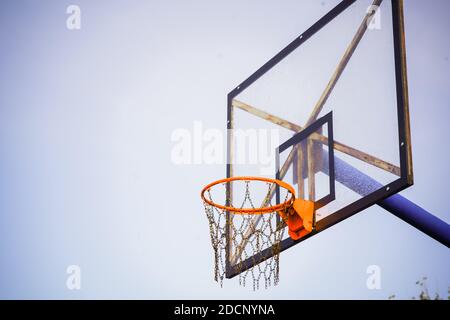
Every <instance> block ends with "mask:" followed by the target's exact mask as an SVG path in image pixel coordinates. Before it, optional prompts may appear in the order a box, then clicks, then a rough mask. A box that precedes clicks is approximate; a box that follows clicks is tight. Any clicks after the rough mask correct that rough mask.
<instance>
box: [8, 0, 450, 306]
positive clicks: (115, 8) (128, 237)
mask: <svg viewBox="0 0 450 320" xmlns="http://www.w3.org/2000/svg"><path fill="white" fill-rule="evenodd" d="M336 3H337V1H313V0H308V1H306V0H305V1H301V2H300V1H281V2H280V1H256V0H253V1H237V0H236V1H235V0H232V1H206V0H194V1H138V0H135V1H125V0H123V1H81V0H78V1H56V0H55V1H39V2H37V1H3V2H2V3H1V4H0V8H1V9H0V41H1V46H0V69H1V70H2V72H1V73H0V92H1V94H0V154H1V159H0V261H1V267H0V268H1V272H0V297H1V298H153V299H158V298H159V299H164V298H186V299H189V298H190V299H201V298H209V299H232V298H233V299H257V298H270V299H272V298H274V299H276V298H283V299H290V298H294V299H308V298H327V299H334V298H344V299H345V298H354V299H365V298H367V299H385V298H387V297H388V296H390V295H391V294H393V293H395V294H397V296H398V297H400V298H409V297H411V296H412V295H417V294H418V288H417V287H416V285H415V281H416V280H418V279H419V278H421V277H422V276H428V278H429V281H428V285H429V289H430V291H431V292H435V291H438V292H439V293H440V294H441V295H445V294H446V293H447V288H448V286H449V285H450V272H449V270H450V255H449V251H448V249H447V248H446V247H444V246H443V245H441V244H439V243H437V242H436V241H434V240H432V239H431V238H429V237H427V236H426V235H424V234H422V233H421V232H419V231H417V230H416V229H414V228H413V227H411V226H409V225H407V224H405V223H404V222H402V221H400V220H399V219H397V218H396V217H394V216H392V215H391V214H390V213H388V212H386V211H384V210H383V209H381V208H379V207H376V206H374V207H371V208H369V209H367V210H365V211H364V212H362V213H360V214H358V215H357V216H355V217H352V218H350V219H349V220H347V221H345V222H343V223H341V224H340V225H339V226H338V227H335V228H332V229H330V230H328V231H327V232H324V233H323V234H321V235H320V236H318V237H315V238H313V239H311V240H309V241H307V242H305V243H304V244H302V245H299V246H296V247H294V248H292V249H291V250H288V251H287V252H284V253H283V254H282V257H281V278H280V284H279V285H278V286H277V287H274V288H271V289H269V290H260V291H258V292H252V291H251V288H242V287H239V286H238V284H237V282H236V281H235V280H231V281H226V282H225V284H224V288H220V286H218V285H217V284H216V283H215V282H214V281H213V273H212V268H213V259H212V249H211V247H210V240H209V234H208V225H207V220H206V218H205V216H204V213H203V205H202V203H201V201H200V198H199V192H200V189H201V187H202V186H203V185H204V184H206V183H207V182H210V180H214V179H215V178H217V179H218V178H221V177H222V176H223V175H224V173H225V169H224V166H222V165H208V166H206V165H187V166H176V165H174V164H173V163H172V162H171V160H170V153H171V148H172V146H173V142H172V141H171V140H170V137H171V133H172V132H173V130H175V129H177V128H186V129H189V130H191V129H192V127H193V124H194V121H197V120H200V121H202V122H203V123H204V124H205V126H208V127H210V128H220V129H222V128H224V127H225V119H226V94H227V93H228V92H229V91H230V90H231V89H232V88H233V87H235V86H236V85H237V84H239V83H240V82H241V81H242V80H244V79H245V78H246V77H247V76H248V75H250V74H251V73H252V72H254V71H255V70H256V69H257V68H258V67H260V66H261V65H262V64H263V63H265V62H266V61H267V60H268V59H269V58H271V57H272V56H273V55H274V54H275V53H277V52H278V51H279V50H280V49H281V48H282V47H284V46H285V45H286V44H288V43H289V42H290V41H292V40H293V39H294V38H295V37H296V36H297V35H298V34H300V33H302V32H303V31H304V30H305V29H306V28H307V27H309V26H310V25H311V24H312V23H313V22H315V21H316V20H317V19H318V18H319V17H321V16H322V15H323V14H325V13H326V12H327V11H328V10H330V9H331V8H332V7H333V6H334V5H335V4H336ZM69 4H77V5H79V6H80V7H81V10H82V28H81V30H78V31H69V30H67V29H66V18H67V14H66V12H65V11H66V8H67V6H68V5H69ZM449 9H450V4H449V2H448V1H447V0H433V2H432V4H430V3H429V2H427V1H421V0H406V1H405V16H406V32H407V50H408V67H409V69H408V75H409V85H410V105H411V127H412V140H413V157H414V170H415V185H414V186H413V187H411V188H410V189H408V190H406V191H404V192H402V194H403V195H404V196H405V197H407V198H408V199H410V200H412V201H414V202H415V203H417V204H418V205H420V206H422V207H424V208H425V209H427V210H429V211H430V212H432V213H434V214H435V215H436V216H438V217H440V218H441V219H443V220H445V221H447V222H448V221H449V220H450V218H449V209H450V205H449V201H448V183H447V182H448V180H449V178H450V169H449V167H448V157H449V146H448V143H447V142H446V138H447V137H448V136H450V127H449V126H448V123H447V122H448V120H449V119H450V112H449V101H450V91H449V90H448V88H449V86H450V78H449V77H450V62H449V44H448V41H445V39H446V37H445V35H446V34H447V33H448V32H449V31H450V21H449V20H448V18H447V13H448V12H449ZM438 141H442V142H441V143H438ZM72 264H76V265H79V266H80V267H81V270H82V289H81V290H80V291H69V290H67V289H66V286H65V283H66V276H67V275H66V273H65V270H66V267H67V266H68V265H72ZM373 264H375V265H378V266H380V268H381V271H382V280H381V284H382V288H381V290H368V289H367V287H366V279H367V277H368V275H367V274H366V268H367V266H369V265H373Z"/></svg>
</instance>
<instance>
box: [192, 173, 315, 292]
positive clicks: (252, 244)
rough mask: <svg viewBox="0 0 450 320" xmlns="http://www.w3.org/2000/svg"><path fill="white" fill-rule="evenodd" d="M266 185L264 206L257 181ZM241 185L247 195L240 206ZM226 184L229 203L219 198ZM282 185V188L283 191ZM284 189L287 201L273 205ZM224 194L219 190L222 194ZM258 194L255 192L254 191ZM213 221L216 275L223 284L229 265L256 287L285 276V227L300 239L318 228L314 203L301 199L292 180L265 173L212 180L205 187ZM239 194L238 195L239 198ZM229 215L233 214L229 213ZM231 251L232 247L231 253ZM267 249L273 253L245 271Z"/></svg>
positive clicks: (209, 218) (205, 201)
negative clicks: (282, 271) (237, 187)
mask: <svg viewBox="0 0 450 320" xmlns="http://www.w3.org/2000/svg"><path fill="white" fill-rule="evenodd" d="M252 182H253V183H259V184H266V188H267V191H266V192H261V189H259V190H257V191H260V192H259V198H260V199H257V200H258V201H259V202H258V203H260V204H261V205H259V206H255V199H252V198H253V195H254V194H255V193H258V192H255V191H252V190H251V183H252ZM239 183H240V184H241V188H242V189H241V190H242V194H243V199H241V201H240V203H239V206H235V205H233V203H231V201H230V196H229V195H230V193H232V192H233V189H234V187H235V184H239ZM219 186H223V187H224V191H225V195H226V196H225V200H224V203H223V204H222V203H217V202H215V201H214V200H213V196H212V191H213V190H214V189H216V188H218V187H219ZM277 189H278V190H277ZM276 191H278V195H279V196H278V198H279V199H283V201H281V200H280V201H278V202H280V203H278V204H275V205H272V203H271V202H272V198H273V197H274V195H275V192H276ZM220 194H222V195H223V192H222V193H219V195H220ZM252 194H253V195H252ZM282 194H283V197H281V195H282ZM201 198H202V200H203V203H204V206H205V212H206V216H207V218H208V222H209V228H210V235H211V243H212V246H213V249H214V279H215V280H216V281H217V282H220V284H221V285H222V282H223V278H224V277H225V275H226V269H227V266H231V268H234V269H235V270H236V271H237V273H238V274H239V283H240V284H241V285H244V286H245V281H246V278H247V276H251V278H252V280H253V289H254V290H256V289H259V284H260V282H261V281H264V285H265V287H266V288H267V287H269V286H270V285H271V284H273V285H276V284H277V283H278V281H279V253H280V249H281V240H282V238H283V232H284V227H285V226H286V225H287V226H288V229H289V235H290V236H291V238H293V239H294V240H296V239H299V238H300V237H302V236H304V235H306V234H307V233H309V232H311V230H312V215H313V211H314V203H313V202H311V201H306V200H301V199H296V198H295V190H294V188H293V187H292V186H291V185H289V184H288V183H286V182H284V181H281V180H275V179H269V178H263V177H231V178H227V179H221V180H218V181H215V182H213V183H210V184H208V185H207V186H206V187H204V188H203V190H202V192H201ZM234 198H236V197H234ZM227 214H228V215H227ZM227 250H228V252H227ZM262 250H271V255H270V256H271V257H270V258H268V259H262V261H260V262H258V263H255V266H254V267H252V268H250V269H248V270H246V271H244V272H241V270H243V269H244V268H243V267H244V264H245V261H246V260H247V259H249V257H253V256H254V255H255V253H257V252H261V251H262Z"/></svg>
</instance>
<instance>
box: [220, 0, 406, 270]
mask: <svg viewBox="0 0 450 320" xmlns="http://www.w3.org/2000/svg"><path fill="white" fill-rule="evenodd" d="M356 1H357V0H343V1H341V2H340V3H339V4H338V5H337V6H336V7H334V8H333V9H332V10H331V11H329V12H328V13H327V14H326V15H324V16H323V17H322V18H321V19H319V20H318V21H317V22H316V23H315V24H313V25H312V26H311V27H310V28H309V29H307V30H306V31H305V32H304V33H302V34H301V35H299V36H298V37H297V38H296V39H295V40H294V41H292V42H291V43H290V44H289V45H287V46H286V47H285V48H284V49H282V50H281V51H280V52H279V53H278V54H277V55H275V56H274V57H273V58H272V59H270V60H269V61H268V62H267V63H265V64H264V65H263V66H262V67H261V68H259V69H258V70H257V71H256V72H255V73H253V74H252V75H251V76H250V77H248V78H247V79H246V80H244V81H243V82H242V83H241V84H240V85H238V86H237V87H236V88H235V89H233V90H232V91H231V92H229V93H228V96H227V129H228V135H227V167H226V175H227V178H230V177H232V176H233V163H232V160H233V157H234V146H233V135H232V134H233V133H232V132H233V129H234V124H233V122H234V108H239V109H241V110H245V111H247V112H249V113H251V114H253V115H255V116H258V117H260V118H263V119H266V120H268V119H269V118H270V119H271V120H270V121H271V122H273V123H276V124H278V125H280V126H282V127H285V128H288V129H290V130H292V131H294V132H301V131H302V130H303V129H304V128H302V127H301V126H299V125H297V124H295V123H292V122H289V121H286V120H284V119H279V118H277V117H276V116H273V115H270V114H266V113H264V111H262V110H258V109H256V108H254V107H252V106H249V105H245V104H244V103H241V102H239V101H237V100H235V97H236V96H237V95H238V94H240V93H241V92H242V91H243V90H245V89H246V88H247V87H249V86H250V85H251V84H253V83H254V82H255V81H256V80H258V79H259V78H260V77H261V76H262V75H264V74H265V73H266V72H268V71H269V70H270V69H272V68H273V67H274V66H275V65H276V64H278V63H279V62H280V61H281V60H283V59H284V58H285V57H286V56H288V55H289V54H290V53H291V52H293V51H294V50H295V49H297V48H298V47H299V46H301V45H302V44H303V43H304V42H305V41H307V40H308V39H309V38H310V37H312V36H313V35H314V34H315V33H316V32H318V31H319V30H320V29H322V28H323V27H324V26H325V25H327V24H328V23H329V22H330V21H332V20H333V19H334V18H336V17H337V16H339V15H340V14H341V13H342V12H344V11H345V10H346V9H347V8H349V7H350V6H351V5H352V4H353V3H354V2H356ZM386 1H388V0H386ZM381 2H382V0H375V1H374V3H375V4H378V5H379V4H381ZM391 4H392V22H393V39H394V41H393V45H394V59H395V80H396V95H397V115H398V137H399V140H398V148H399V155H400V167H396V166H394V165H391V164H389V163H387V162H384V161H382V160H380V159H377V158H375V157H372V156H371V155H367V154H364V153H363V152H361V151H358V150H355V149H353V148H351V147H349V146H346V145H344V144H341V143H339V142H337V141H334V149H336V150H339V151H342V152H345V153H346V154H348V155H351V156H354V157H356V158H358V159H360V160H363V161H367V162H368V163H370V164H372V165H375V166H378V167H380V168H382V169H384V170H386V171H389V172H391V173H394V174H395V175H397V176H398V177H399V178H398V179H396V180H394V181H393V182H391V183H389V184H387V185H384V186H382V185H380V184H377V183H376V182H374V184H373V192H371V193H370V194H368V195H367V196H363V197H362V198H361V199H359V200H357V201H355V202H353V203H351V204H350V205H348V206H346V207H344V208H342V209H340V210H338V211H336V212H335V213H333V214H331V215H329V216H327V217H325V218H323V219H321V220H319V221H318V222H317V224H316V228H315V230H313V232H311V233H310V234H308V235H307V236H305V237H303V238H301V239H299V240H296V241H294V240H292V239H291V238H287V239H284V240H283V241H282V242H281V251H284V250H286V249H288V248H290V247H292V246H294V245H296V244H298V243H300V242H303V241H304V240H307V239H309V238H310V237H312V236H314V235H316V234H317V233H320V232H322V231H324V230H326V229H327V228H329V227H331V226H333V225H335V224H337V223H339V222H341V221H343V220H345V219H347V218H349V217H351V216H353V215H354V214H356V213H358V212H360V211H362V210H364V209H366V208H368V207H370V206H372V205H374V204H376V203H377V202H379V201H381V200H383V199H385V198H387V197H390V196H392V195H394V194H396V193H398V192H400V191H401V190H403V189H405V188H407V187H409V186H411V185H413V166H412V151H411V135H410V122H409V102H408V83H407V69H406V46H405V32H404V16H403V0H391ZM356 45H357V44H356ZM336 81H337V79H336ZM314 120H315V119H314ZM312 122H313V121H311V123H312ZM311 123H308V125H311ZM332 149H333V148H330V150H332ZM328 157H329V152H328V151H324V159H328ZM327 162H328V161H327ZM334 162H335V163H336V166H338V165H339V166H345V167H346V168H352V169H354V172H355V174H359V176H361V177H362V178H364V177H367V176H366V175H365V174H364V173H362V172H360V171H358V170H357V169H356V168H353V167H351V166H350V165H349V164H347V163H346V162H344V161H343V160H341V159H338V158H334ZM329 165H330V164H329V163H324V165H323V169H324V170H323V172H324V173H326V174H332V175H334V172H333V171H330V170H329ZM282 169H283V167H282ZM335 179H336V181H338V182H340V183H342V184H344V185H346V186H348V187H349V188H351V189H352V183H350V182H347V181H345V177H339V176H336V177H335ZM369 179H370V178H369ZM226 192H227V202H231V199H232V196H233V194H232V189H231V186H230V184H228V185H227V190H226ZM226 220H227V221H226V223H227V225H230V223H231V216H230V213H228V212H227V216H226ZM255 223H257V222H255ZM229 232H230V230H229V228H227V229H226V238H227V248H226V277H227V278H232V277H234V276H236V275H238V274H239V273H241V272H244V271H246V270H248V269H250V268H252V267H253V266H254V265H256V264H258V263H260V262H263V261H264V260H266V259H269V258H270V257H271V252H272V249H271V248H267V249H265V250H263V251H261V252H259V253H257V254H255V255H254V256H252V257H250V258H248V259H247V260H246V261H244V263H243V266H242V265H241V266H240V267H239V268H235V266H234V265H233V264H232V263H231V261H230V257H231V250H232V248H231V243H230V233H229ZM255 262H256V263H255ZM238 270H239V271H238Z"/></svg>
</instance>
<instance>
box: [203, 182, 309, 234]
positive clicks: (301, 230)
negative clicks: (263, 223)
mask: <svg viewBox="0 0 450 320" xmlns="http://www.w3.org/2000/svg"><path fill="white" fill-rule="evenodd" d="M233 181H246V182H250V181H256V182H267V183H272V184H274V185H278V186H279V187H281V188H283V189H285V190H287V192H289V194H290V196H288V197H287V199H286V200H285V201H284V202H283V203H279V204H276V205H268V206H262V207H258V208H253V207H252V208H237V207H233V206H231V205H226V204H218V203H215V202H214V201H212V200H211V198H208V197H207V196H206V195H205V194H206V193H209V191H210V190H211V188H213V187H215V186H217V185H219V184H225V183H230V182H233ZM201 198H202V200H203V201H204V202H205V203H206V204H207V205H210V206H213V207H215V208H217V209H220V210H224V211H228V212H231V213H233V214H241V215H244V214H247V215H259V214H266V213H271V212H277V213H278V214H279V215H280V217H281V218H282V219H283V221H284V222H285V223H286V225H287V226H288V233H289V236H290V237H291V238H292V239H293V240H298V239H300V238H302V237H304V236H305V235H307V234H308V233H310V232H311V231H312V229H313V216H314V202H313V201H309V200H304V199H298V198H296V197H295V190H294V188H293V187H292V186H291V185H290V184H288V183H286V182H284V181H281V180H276V179H270V178H264V177H247V176H244V177H231V178H227V179H221V180H217V181H214V182H212V183H210V184H208V185H207V186H205V187H204V188H203V190H202V192H201ZM268 202H269V203H270V201H268Z"/></svg>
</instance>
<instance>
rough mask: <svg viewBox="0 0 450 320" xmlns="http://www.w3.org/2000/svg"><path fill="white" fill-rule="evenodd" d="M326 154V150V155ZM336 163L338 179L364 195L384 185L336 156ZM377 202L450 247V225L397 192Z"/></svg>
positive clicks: (336, 176)
mask: <svg viewBox="0 0 450 320" xmlns="http://www.w3.org/2000/svg"><path fill="white" fill-rule="evenodd" d="M326 154H327V152H326V151H325V153H324V155H326ZM324 159H327V157H324ZM334 163H335V179H336V181H337V182H339V183H341V184H343V185H345V186H346V187H347V188H349V189H351V190H353V191H354V192H356V193H358V194H360V195H362V196H364V195H367V194H368V193H371V192H374V191H376V190H378V189H380V188H382V187H383V185H381V184H380V183H379V182H378V181H376V180H374V179H372V178H371V177H369V176H368V175H366V174H365V173H363V172H361V171H359V170H358V169H356V168H354V167H353V166H351V165H349V164H348V163H346V162H345V161H344V160H342V159H339V158H338V157H334ZM326 168H327V166H326V165H324V172H325V173H326V174H328V172H326ZM377 204H378V205H379V206H380V207H382V208H383V209H386V210H387V211H389V212H390V213H392V214H393V215H395V216H396V217H398V218H400V219H402V220H403V221H405V222H407V223H408V224H410V225H411V226H413V227H415V228H416V229H418V230H420V231H422V232H423V233H425V234H426V235H428V236H430V237H432V238H433V239H435V240H436V241H439V242H440V243H442V244H444V245H445V246H447V247H450V225H449V224H448V223H446V222H445V221H442V220H441V219H439V218H437V217H436V216H434V215H432V214H431V213H429V212H428V211H426V210H424V209H422V208H421V207H419V206H418V205H416V204H414V203H413V202H411V201H409V200H408V199H406V198H404V197H402V196H401V195H399V194H395V195H393V196H390V197H388V198H386V199H384V200H381V201H379V202H378V203H377Z"/></svg>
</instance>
